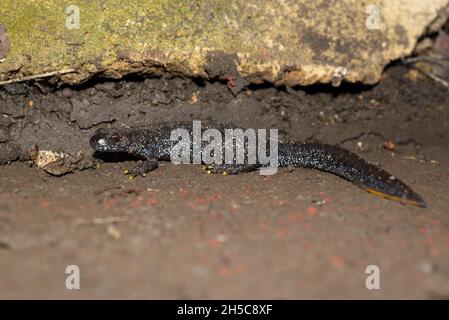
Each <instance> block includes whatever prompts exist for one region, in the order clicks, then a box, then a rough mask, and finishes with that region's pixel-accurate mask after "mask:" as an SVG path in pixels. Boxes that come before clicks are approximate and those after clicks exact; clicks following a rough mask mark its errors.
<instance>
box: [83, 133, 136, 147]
mask: <svg viewBox="0 0 449 320" xmlns="http://www.w3.org/2000/svg"><path fill="white" fill-rule="evenodd" d="M131 136H132V135H131ZM131 142H132V141H130V134H129V133H128V132H127V130H126V129H117V128H108V129H104V128H101V129H98V130H97V131H95V134H94V135H93V136H92V138H90V145H91V147H92V148H93V149H94V150H95V151H98V152H127V151H129V147H130V145H131Z"/></svg>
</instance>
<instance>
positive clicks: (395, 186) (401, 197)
mask: <svg viewBox="0 0 449 320" xmlns="http://www.w3.org/2000/svg"><path fill="white" fill-rule="evenodd" d="M279 164H280V166H288V165H290V166H297V167H306V168H312V169H317V170H321V171H326V172H330V173H333V174H335V175H337V176H340V177H342V178H345V179H347V180H349V181H351V182H353V183H354V184H356V185H357V186H359V187H361V188H362V189H365V190H366V191H368V192H370V193H372V194H375V195H377V196H381V197H384V198H387V199H390V200H395V201H400V202H402V203H407V204H412V205H416V206H420V207H425V206H426V203H425V201H424V200H423V199H422V198H421V197H420V196H419V195H418V194H417V193H416V192H414V191H413V190H412V189H411V188H410V187H408V186H407V185H406V184H405V183H403V182H402V181H401V180H399V179H398V178H396V177H395V176H393V175H391V174H389V173H388V172H387V171H385V170H383V169H381V168H379V167H377V166H375V165H374V164H371V163H369V162H367V161H366V160H364V159H362V158H360V157H359V156H357V155H356V154H354V153H352V152H350V151H348V150H346V149H343V148H341V147H338V146H333V145H328V144H324V143H317V142H314V143H297V142H287V143H281V144H280V145H279Z"/></svg>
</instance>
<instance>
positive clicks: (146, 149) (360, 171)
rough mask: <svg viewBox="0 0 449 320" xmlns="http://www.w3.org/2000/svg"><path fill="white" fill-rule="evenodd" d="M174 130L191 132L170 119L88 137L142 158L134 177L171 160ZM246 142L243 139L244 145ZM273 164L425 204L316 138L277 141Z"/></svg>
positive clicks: (223, 168) (98, 146) (100, 146)
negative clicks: (315, 171) (323, 173)
mask: <svg viewBox="0 0 449 320" xmlns="http://www.w3.org/2000/svg"><path fill="white" fill-rule="evenodd" d="M178 128H183V129H186V130H188V132H189V133H190V135H192V123H187V122H172V123H163V124H159V125H154V126H151V127H144V128H108V129H98V130H97V131H96V132H95V134H94V135H93V136H92V138H91V139H90V144H91V146H92V148H93V149H94V150H95V151H96V152H124V153H128V154H131V155H134V156H137V157H140V158H142V159H144V160H145V161H143V162H142V163H140V164H139V165H137V166H136V167H135V168H133V169H132V170H130V171H129V172H128V173H129V174H130V175H132V176H137V175H142V174H145V173H147V172H149V171H151V170H154V169H156V168H157V166H158V161H159V160H162V161H170V150H171V148H172V147H173V145H174V144H175V143H177V142H174V141H171V140H170V135H171V132H172V130H174V129H178ZM208 128H214V129H218V130H219V131H220V132H221V133H222V136H223V133H224V130H225V129H236V128H235V127H232V126H230V125H225V124H212V123H209V124H207V123H206V125H205V122H202V123H201V130H202V132H204V130H206V129H208ZM191 141H193V140H192V139H191ZM246 142H247V141H246V140H245V144H246ZM203 144H205V142H203ZM190 148H192V145H191V146H190ZM245 150H246V149H245ZM278 166H279V167H287V166H294V167H305V168H312V169H318V170H321V171H326V172H330V173H333V174H335V175H337V176H340V177H343V178H345V179H347V180H349V181H351V182H353V183H354V184H356V185H357V186H359V187H361V188H362V189H365V190H367V191H368V192H371V193H373V194H375V195H378V196H382V197H385V198H388V199H391V200H396V201H400V202H402V203H408V204H412V205H416V206H420V207H425V206H426V203H425V201H424V200H423V199H422V198H421V197H420V196H419V195H418V194H416V193H415V192H414V191H413V190H412V189H411V188H410V187H408V186H407V185H406V184H405V183H403V182H402V181H400V180H399V179H397V178H396V177H394V176H393V175H391V174H389V173H388V172H386V171H385V170H383V169H381V168H379V167H377V166H375V165H374V164H371V163H369V162H367V161H366V160H364V159H362V158H360V157H359V156H357V155H356V154H354V153H352V152H350V151H348V150H346V149H343V148H341V147H338V146H334V145H328V144H324V143H320V142H308V143H300V142H295V141H279V143H278ZM260 167H263V165H261V164H258V163H256V164H248V163H246V164H214V165H212V166H208V167H207V168H208V169H209V170H210V172H213V173H224V174H238V173H242V172H249V171H254V170H257V169H258V168H260Z"/></svg>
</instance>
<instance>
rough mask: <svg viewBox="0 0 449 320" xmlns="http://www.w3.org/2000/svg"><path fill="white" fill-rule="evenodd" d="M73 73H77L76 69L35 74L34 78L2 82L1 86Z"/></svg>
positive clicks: (28, 77) (0, 82)
mask: <svg viewBox="0 0 449 320" xmlns="http://www.w3.org/2000/svg"><path fill="white" fill-rule="evenodd" d="M72 72H75V69H64V70H59V71H52V72H46V73H40V74H35V75H32V76H27V77H21V78H16V79H11V80H5V81H0V86H3V85H5V84H11V83H17V82H23V81H28V80H37V79H42V78H48V77H52V76H58V75H62V74H66V73H72Z"/></svg>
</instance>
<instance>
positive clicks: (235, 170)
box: [203, 163, 260, 175]
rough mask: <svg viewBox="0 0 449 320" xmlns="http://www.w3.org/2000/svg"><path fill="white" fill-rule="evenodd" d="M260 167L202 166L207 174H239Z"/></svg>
mask: <svg viewBox="0 0 449 320" xmlns="http://www.w3.org/2000/svg"><path fill="white" fill-rule="evenodd" d="M259 167H260V166H259V165H258V164H226V163H223V164H211V165H205V166H203V170H205V171H206V172H207V173H221V174H223V175H226V174H239V173H244V172H251V171H255V170H257V169H258V168H259Z"/></svg>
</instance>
